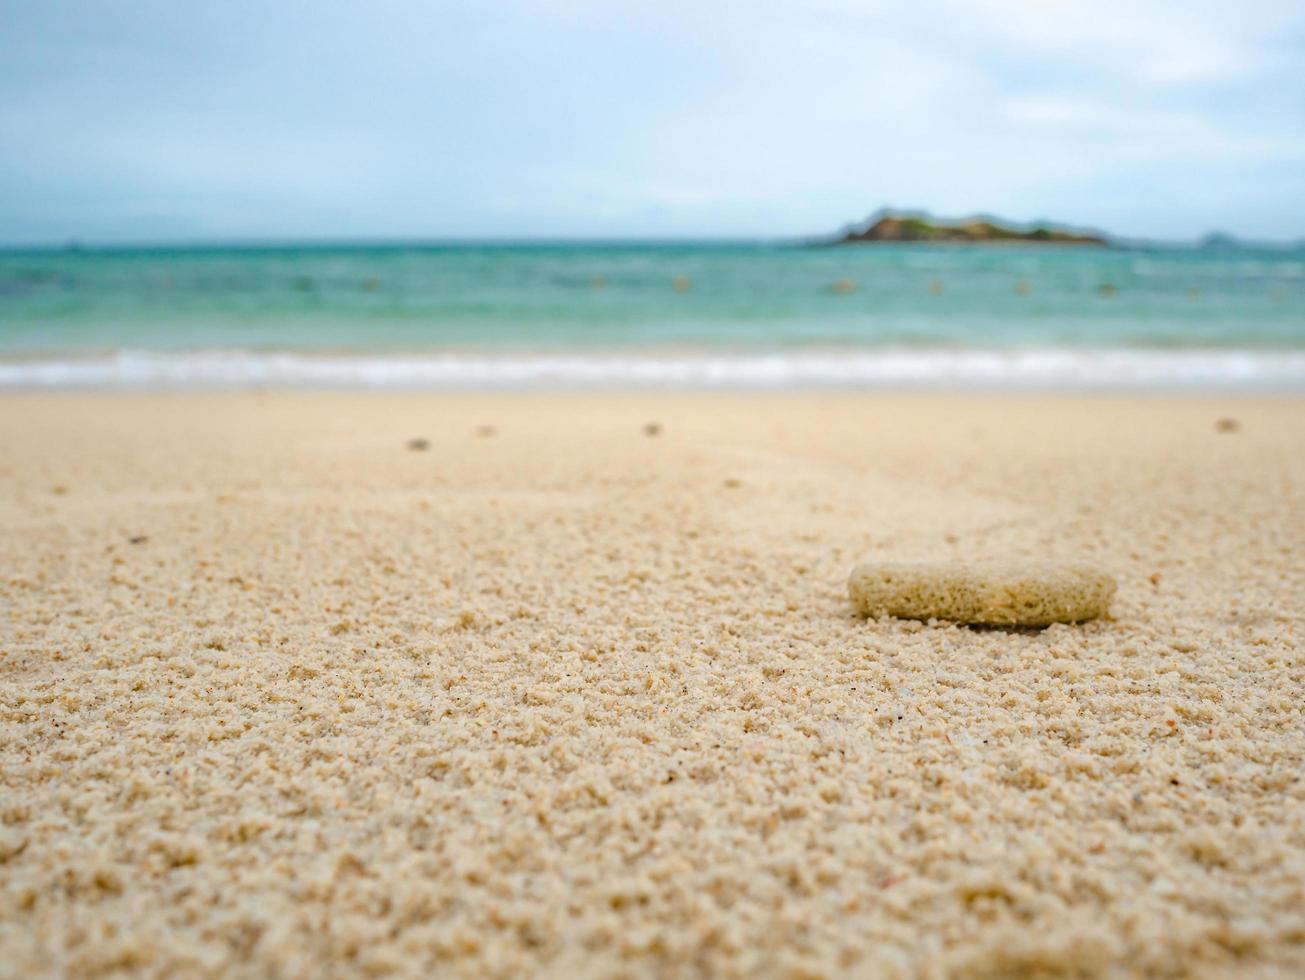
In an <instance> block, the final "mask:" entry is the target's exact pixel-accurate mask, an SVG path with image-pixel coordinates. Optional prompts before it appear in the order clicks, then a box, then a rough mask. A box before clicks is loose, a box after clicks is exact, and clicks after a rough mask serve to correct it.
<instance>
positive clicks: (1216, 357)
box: [0, 348, 1305, 391]
mask: <svg viewBox="0 0 1305 980" xmlns="http://www.w3.org/2000/svg"><path fill="white" fill-rule="evenodd" d="M248 387H271V388H376V389H390V388H396V389H434V390H458V389H501V388H601V387H617V388H624V387H636V388H659V387H669V388H811V387H815V388H820V387H844V388H861V387H868V388H875V387H961V388H1023V389H1059V388H1070V389H1253V390H1264V389H1268V390H1293V391H1294V390H1305V351H1248V350H1240V351H1238V350H1181V351H1174V350H1123V349H1118V350H1070V349H1063V348H1062V349H1026V350H945V349H929V350H920V349H915V350H909V349H896V350H880V351H855V352H854V351H798V352H786V353H760V354H742V353H740V354H726V353H701V354H683V353H680V354H669V353H664V354H663V353H648V352H642V353H620V354H616V353H608V354H566V355H561V354H559V355H539V356H529V355H520V354H504V355H491V354H454V353H441V354H424V355H423V354H413V355H382V354H367V355H315V354H306V353H297V352H296V353H291V352H282V353H268V352H257V351H239V350H221V351H216V350H214V351H188V352H157V351H121V352H117V353H114V354H110V355H106V356H102V357H85V358H59V359H54V358H52V359H47V360H41V359H29V360H10V361H0V389H41V388H124V389H157V388H248Z"/></svg>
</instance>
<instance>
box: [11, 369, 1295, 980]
mask: <svg viewBox="0 0 1305 980" xmlns="http://www.w3.org/2000/svg"><path fill="white" fill-rule="evenodd" d="M1224 418H1230V419H1233V420H1235V422H1236V424H1235V425H1232V424H1229V425H1225V426H1223V427H1220V426H1218V425H1217V424H1216V423H1217V422H1218V420H1220V419H1224ZM650 425H651V426H653V427H654V428H653V429H652V430H651V432H650V430H649V429H648V428H647V427H648V426H650ZM1229 429H1231V430H1232V431H1225V430H1229ZM413 439H422V440H425V441H426V445H425V448H420V449H415V448H409V446H408V443H409V440H413ZM1302 515H1305V403H1303V402H1302V401H1301V399H1300V398H1290V397H1281V398H1275V397H1268V396H1264V397H1258V396H1257V397H1250V396H1232V395H1228V396H1208V397H1197V396H1177V395H1175V396H1163V397H1162V396H1153V397H1143V396H1137V397H1122V396H1120V397H1116V396H1096V397H1093V396H1067V395H1066V396H1053V395H1040V396H1032V395H1029V396H1024V395H973V396H945V395H939V394H918V395H907V394H900V395H889V394H877V395H854V394H828V393H825V394H786V395H763V394H731V395H708V394H664V395H654V394H643V395H618V394H588V395H560V394H559V395H542V394H534V395H526V394H502V395H418V394H412V395H400V394H386V395H366V394H327V393H323V394H283V393H268V394H212V395H204V394H184V395H181V394H178V395H143V394H137V395H123V396H110V395H92V394H59V395H36V394H30V395H18V394H8V395H4V396H3V397H0V531H2V533H0V721H2V723H0V764H2V766H3V769H2V770H0V771H2V784H0V821H2V822H0V975H3V976H13V977H19V976H22V977H33V976H55V975H67V976H95V975H103V974H107V973H112V972H114V971H126V972H130V973H139V974H141V975H146V976H156V975H157V976H181V977H188V976H250V977H254V976H258V977H271V976H277V977H305V978H307V977H323V976H341V975H355V974H366V975H397V976H430V975H432V974H433V973H434V972H435V971H442V972H444V973H447V974H456V975H465V976H477V977H479V976H502V977H515V976H527V975H545V976H590V975H605V976H614V975H628V976H651V975H659V976H695V975H707V974H710V975H721V976H902V977H911V976H944V975H945V976H993V975H1003V974H1005V975H1010V974H1021V975H1027V974H1030V973H1035V974H1036V973H1039V972H1041V973H1045V974H1049V975H1083V976H1094V975H1110V974H1115V975H1154V976H1178V975H1184V976H1185V975H1206V976H1227V975H1229V974H1234V973H1235V974H1238V975H1254V976H1273V975H1282V976H1288V975H1293V976H1299V975H1301V973H1302V972H1305V778H1303V777H1305V706H1303V705H1305V696H1303V695H1305V558H1303V557H1302V556H1305V517H1303V516H1302ZM1042 556H1057V557H1066V558H1073V559H1076V560H1084V561H1087V562H1089V563H1092V564H1094V565H1096V566H1099V567H1101V568H1103V569H1105V570H1107V571H1109V572H1110V573H1111V574H1113V575H1114V576H1115V577H1116V578H1117V580H1118V583H1119V591H1118V594H1117V596H1116V598H1115V600H1114V605H1113V617H1112V618H1111V619H1109V620H1103V621H1097V622H1093V623H1088V624H1083V625H1078V626H1052V627H1050V628H1048V629H1045V630H1042V631H1019V630H1000V629H970V628H966V627H961V626H955V625H947V624H928V623H918V622H907V621H896V620H883V621H873V620H871V621H866V620H863V619H860V618H858V617H856V616H855V615H853V613H852V609H851V606H850V604H849V601H848V597H847V591H846V581H847V576H848V571H849V569H850V568H851V567H852V565H853V564H854V563H855V562H857V561H858V560H861V559H863V558H871V559H882V560H909V559H917V558H921V559H946V558H957V559H970V558H976V557H995V558H1010V557H1042Z"/></svg>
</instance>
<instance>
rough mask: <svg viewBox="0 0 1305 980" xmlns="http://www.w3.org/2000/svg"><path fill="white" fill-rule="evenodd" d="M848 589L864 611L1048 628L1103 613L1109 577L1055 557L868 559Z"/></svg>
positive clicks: (1110, 595) (1111, 584) (1110, 588)
mask: <svg viewBox="0 0 1305 980" xmlns="http://www.w3.org/2000/svg"><path fill="white" fill-rule="evenodd" d="M847 589H848V593H849V594H850V595H851V598H852V602H853V604H854V605H855V606H856V607H857V609H858V610H859V611H860V612H861V613H862V614H863V615H866V616H895V617H897V618H899V619H946V620H951V621H953V622H958V623H974V624H976V625H986V626H1050V625H1051V624H1052V623H1078V622H1082V621H1084V620H1088V619H1096V618H1098V617H1100V616H1104V615H1105V614H1106V613H1107V612H1108V611H1109V609H1110V600H1111V599H1112V598H1114V595H1115V580H1114V578H1112V577H1111V576H1110V575H1108V574H1106V573H1105V572H1102V571H1100V570H1098V569H1095V568H1092V567H1091V566H1088V565H1083V564H1073V563H1064V562H1055V561H998V562H982V563H969V562H950V561H948V562H872V563H867V564H863V565H858V566H857V567H856V568H854V569H853V570H852V574H851V576H850V577H849V578H848V581H847Z"/></svg>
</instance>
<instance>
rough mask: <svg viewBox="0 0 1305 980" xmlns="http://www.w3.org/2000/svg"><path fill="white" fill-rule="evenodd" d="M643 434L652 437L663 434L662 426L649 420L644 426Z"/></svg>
mask: <svg viewBox="0 0 1305 980" xmlns="http://www.w3.org/2000/svg"><path fill="white" fill-rule="evenodd" d="M643 434H644V435H646V436H648V437H650V438H651V437H652V436H659V435H661V434H662V427H661V426H660V425H659V424H658V423H656V422H649V423H648V424H647V425H645V426H644V427H643Z"/></svg>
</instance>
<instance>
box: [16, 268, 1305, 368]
mask: <svg viewBox="0 0 1305 980" xmlns="http://www.w3.org/2000/svg"><path fill="white" fill-rule="evenodd" d="M1130 350H1135V351H1142V352H1147V353H1148V355H1149V356H1153V357H1154V356H1156V355H1157V354H1158V353H1160V352H1166V351H1168V352H1175V353H1181V352H1185V351H1187V352H1193V355H1194V356H1196V355H1199V356H1201V357H1206V358H1207V359H1208V358H1209V357H1210V356H1211V355H1213V354H1217V353H1218V352H1221V351H1227V352H1235V353H1237V354H1238V355H1239V356H1246V357H1252V358H1256V357H1258V358H1259V360H1260V361H1262V362H1264V363H1271V362H1272V360H1273V359H1274V357H1275V356H1276V355H1278V354H1282V353H1289V354H1290V355H1291V356H1292V357H1295V356H1296V354H1297V353H1298V352H1301V351H1305V251H1269V250H1265V251H1241V250H1237V251H1220V252H1216V251H1201V250H1196V249H1145V250H1143V249H1136V250H1126V249H1092V248H1072V247H1070V248H1055V247H1019V246H1013V247H1012V246H998V247H991V246H990V247H982V246H979V247H974V246H968V247H967V246H928V245H910V246H868V247H866V246H862V247H856V246H853V247H807V246H801V245H758V244H709V245H702V244H695V245H674V244H665V245H565V244H557V245H433V246H408V245H391V246H333V247H282V248H272V247H267V248H192V249H140V250H126V249H113V250H59V251H54V250H51V251H31V252H22V251H8V252H0V360H2V361H4V362H5V363H7V364H8V365H9V368H8V370H9V374H8V375H6V376H5V377H8V378H9V380H10V381H11V382H13V380H14V379H15V378H18V379H19V380H20V381H21V379H22V378H23V377H26V375H22V374H21V373H19V374H15V373H14V372H15V370H16V369H15V368H14V367H13V365H14V364H26V365H29V366H30V365H31V364H40V365H44V368H43V369H48V368H50V366H51V365H55V364H60V363H64V362H82V361H85V360H86V359H87V358H95V357H99V358H101V359H103V358H106V357H120V356H122V355H124V354H125V355H130V356H133V357H136V358H138V362H139V358H146V359H149V358H153V360H151V361H150V362H149V363H151V364H163V363H167V364H171V365H174V366H175V365H176V364H179V363H182V361H181V360H180V359H181V358H182V357H183V356H184V355H186V354H187V353H199V352H202V353H203V354H204V355H205V356H206V357H209V358H212V357H213V356H215V355H224V356H225V357H226V360H225V361H223V363H226V364H228V365H230V364H232V363H234V361H233V358H236V357H243V358H244V359H245V361H244V363H246V364H267V363H271V362H269V361H267V358H268V357H269V356H271V355H295V356H298V357H300V358H304V357H310V358H311V357H325V356H329V357H335V358H340V357H348V356H354V357H366V358H372V359H375V358H377V357H393V358H399V357H412V358H427V359H430V358H445V359H447V358H448V357H451V356H454V355H457V356H459V357H463V358H464V359H465V358H472V359H478V360H477V363H479V362H481V361H485V360H486V359H488V360H494V359H498V360H504V359H507V360H512V359H521V358H559V357H567V358H586V357H587V358H590V359H593V358H599V359H601V358H608V359H611V358H620V359H623V363H624V362H628V361H629V360H630V359H631V358H640V357H643V358H647V359H651V360H653V361H656V360H657V359H666V358H686V357H694V356H697V357H714V358H753V359H756V358H759V357H763V356H765V357H769V358H771V359H773V358H775V357H789V358H797V359H800V358H802V357H808V358H809V357H813V356H816V355H817V354H819V355H820V356H822V357H825V358H830V357H837V356H838V355H840V354H843V355H847V356H852V357H857V358H862V359H864V358H866V357H869V356H871V355H875V354H876V353H882V354H884V355H885V356H888V355H889V354H891V355H892V356H895V357H898V358H901V357H903V356H906V355H907V354H914V355H917V356H918V355H921V354H922V353H927V352H930V351H935V352H942V353H945V354H946V355H947V356H949V357H952V358H953V359H954V358H955V357H956V355H957V352H965V351H970V352H983V353H986V354H988V355H991V354H994V353H1001V352H1016V353H1018V352H1027V351H1038V352H1042V353H1044V354H1045V353H1047V352H1061V353H1064V352H1075V351H1079V352H1091V351H1110V352H1116V353H1118V352H1120V351H1130ZM259 358H262V360H260V359H259ZM187 363H189V362H187ZM276 363H278V364H283V365H284V364H286V363H289V362H288V361H286V360H285V358H284V357H282V358H281V360H279V361H277V362H276ZM1174 363H1178V362H1174ZM23 370H29V368H24V369H23ZM47 374H48V371H47ZM49 376H50V377H53V376H54V375H49ZM0 380H3V377H0Z"/></svg>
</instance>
